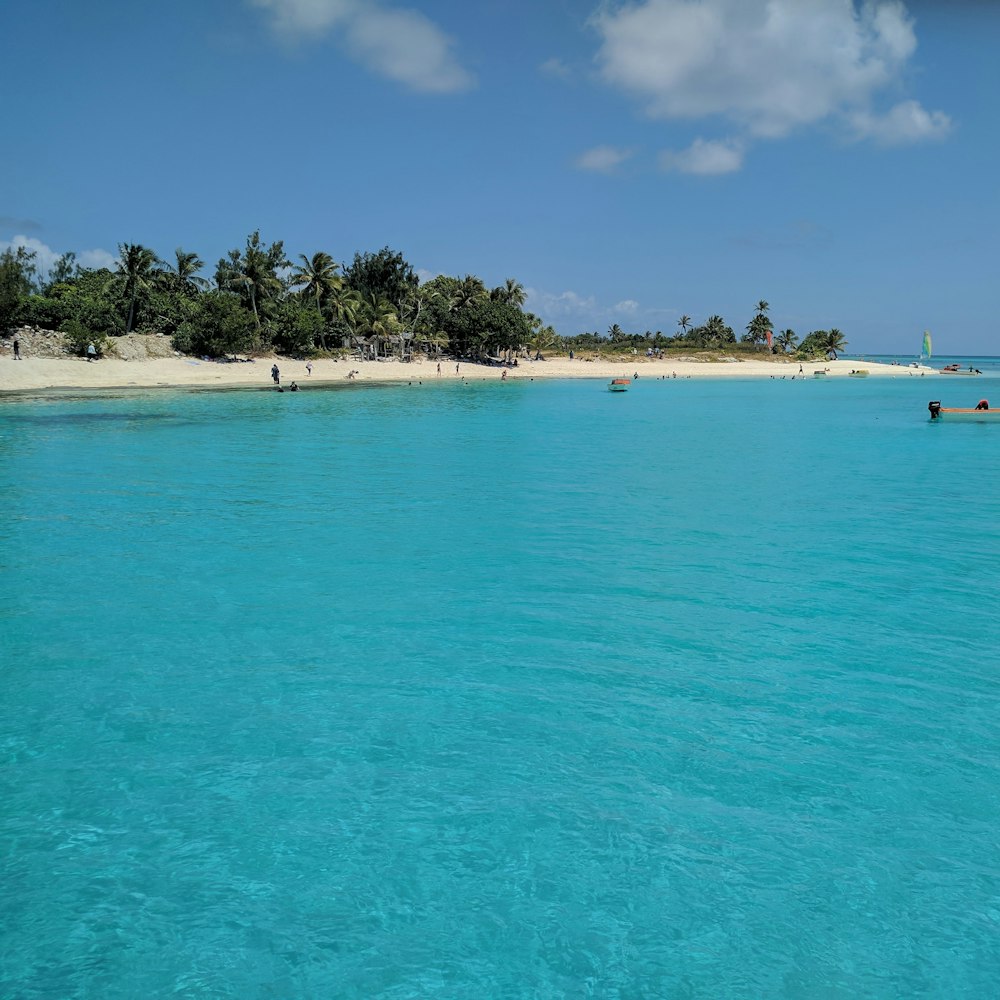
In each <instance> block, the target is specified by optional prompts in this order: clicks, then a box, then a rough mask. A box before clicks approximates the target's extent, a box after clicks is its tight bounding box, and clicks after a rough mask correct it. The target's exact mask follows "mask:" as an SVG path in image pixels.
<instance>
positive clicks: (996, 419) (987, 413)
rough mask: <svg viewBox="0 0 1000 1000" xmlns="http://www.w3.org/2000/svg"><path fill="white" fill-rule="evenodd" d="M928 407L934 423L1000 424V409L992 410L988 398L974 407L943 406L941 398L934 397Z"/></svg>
mask: <svg viewBox="0 0 1000 1000" xmlns="http://www.w3.org/2000/svg"><path fill="white" fill-rule="evenodd" d="M927 409H928V411H929V412H930V415H931V422H932V423H946V424H1000V410H991V409H990V403H989V400H987V399H981V400H979V402H978V403H977V404H976V405H975V406H973V407H956V406H942V405H941V401H940V400H937V399H932V400H931V401H930V402H929V403H928V404H927Z"/></svg>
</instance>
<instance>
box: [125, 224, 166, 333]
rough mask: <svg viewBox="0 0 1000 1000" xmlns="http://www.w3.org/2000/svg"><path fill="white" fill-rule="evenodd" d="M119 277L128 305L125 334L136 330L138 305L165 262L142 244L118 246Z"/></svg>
mask: <svg viewBox="0 0 1000 1000" xmlns="http://www.w3.org/2000/svg"><path fill="white" fill-rule="evenodd" d="M118 253H119V259H118V265H117V268H118V276H119V278H120V279H121V281H122V293H123V296H124V299H125V301H126V302H127V303H128V315H127V318H126V320H125V332H126V333H131V332H132V330H133V328H134V326H133V325H134V322H135V314H136V303H137V302H138V301H139V299H140V297H141V296H142V297H144V296H145V295H146V294H147V293H148V292H149V290H150V288H151V287H152V284H153V277H154V275H155V274H156V272H157V271H158V270H159V269H160V268H162V267H163V261H162V260H160V258H159V257H157V256H156V254H155V253H153V251H152V250H150V249H149V247H144V246H142V244H140V243H119V244H118Z"/></svg>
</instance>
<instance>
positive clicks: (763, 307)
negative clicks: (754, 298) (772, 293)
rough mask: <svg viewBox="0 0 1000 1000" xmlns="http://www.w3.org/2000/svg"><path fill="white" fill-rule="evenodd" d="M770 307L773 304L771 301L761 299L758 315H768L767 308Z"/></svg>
mask: <svg viewBox="0 0 1000 1000" xmlns="http://www.w3.org/2000/svg"><path fill="white" fill-rule="evenodd" d="M770 308H771V304H770V303H769V302H765V301H764V300H763V299H761V300H760V302H758V303H757V315H758V316H766V315H767V310H768V309H770Z"/></svg>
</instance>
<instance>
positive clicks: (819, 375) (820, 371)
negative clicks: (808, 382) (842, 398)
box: [813, 368, 826, 378]
mask: <svg viewBox="0 0 1000 1000" xmlns="http://www.w3.org/2000/svg"><path fill="white" fill-rule="evenodd" d="M813 378H826V372H825V371H824V370H823V369H822V368H817V369H816V370H815V371H814V372H813Z"/></svg>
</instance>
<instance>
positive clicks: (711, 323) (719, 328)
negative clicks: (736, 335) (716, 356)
mask: <svg viewBox="0 0 1000 1000" xmlns="http://www.w3.org/2000/svg"><path fill="white" fill-rule="evenodd" d="M700 332H701V341H702V345H703V346H705V347H721V346H722V345H723V344H725V343H727V342H728V341H729V339H730V335H731V333H732V331H731V330H730V329H729V327H728V326H726V321H725V320H724V319H723V318H722V317H721V316H709V317H708V320H707V321H706V322H705V325H704V326H703V327H701V331H700Z"/></svg>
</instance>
